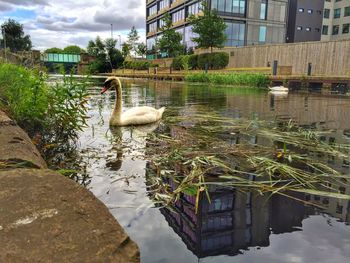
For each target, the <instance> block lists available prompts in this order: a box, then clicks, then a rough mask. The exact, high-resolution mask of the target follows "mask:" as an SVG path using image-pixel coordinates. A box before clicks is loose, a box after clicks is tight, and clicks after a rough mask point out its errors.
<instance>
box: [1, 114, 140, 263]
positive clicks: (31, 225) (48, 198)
mask: <svg viewBox="0 0 350 263" xmlns="http://www.w3.org/2000/svg"><path fill="white" fill-rule="evenodd" d="M0 145H1V148H0V182H1V183H0V211H1V212H0V243H1V244H2V246H1V247H0V261H1V262H32V261H33V262H34V261H35V262H36V261H44V262H47V261H57V262H72V261H77V260H79V261H82V262H88V261H89V262H91V261H95V262H139V250H138V247H137V245H136V244H135V243H134V242H133V241H132V240H131V239H130V238H129V237H128V235H127V234H126V233H125V232H124V230H123V229H122V227H121V226H120V225H119V223H118V222H117V221H116V219H115V218H114V217H113V216H112V215H111V214H110V212H109V211H108V209H107V207H106V206H105V205H104V204H103V203H102V202H101V201H99V200H98V199H97V198H96V197H95V196H94V195H93V194H92V193H91V192H90V191H88V190H87V189H86V188H84V187H82V186H80V185H78V184H77V183H75V182H74V181H72V180H70V179H68V178H66V177H65V176H63V175H60V174H58V173H56V172H54V171H52V170H49V169H47V166H46V163H45V161H44V160H43V159H42V157H41V156H40V154H39V152H38V150H37V149H36V147H35V146H34V145H33V144H32V142H31V140H30V138H29V137H28V135H27V134H26V133H25V132H24V131H23V130H22V129H21V128H20V127H18V126H17V125H16V123H15V122H14V121H13V120H11V119H10V118H8V117H7V116H6V114H5V113H3V112H2V111H0Z"/></svg>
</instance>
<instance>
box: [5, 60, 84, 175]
mask: <svg viewBox="0 0 350 263" xmlns="http://www.w3.org/2000/svg"><path fill="white" fill-rule="evenodd" d="M86 97H87V90H86V85H85V84H84V81H82V82H81V81H80V82H76V81H74V80H73V78H72V77H63V81H62V80H61V81H60V82H55V83H50V84H49V83H48V82H47V75H46V74H45V73H43V72H39V71H37V70H31V69H27V68H24V67H21V66H16V65H12V64H7V63H0V109H1V110H3V111H5V112H6V113H7V114H8V115H9V117H10V118H12V119H13V120H15V121H16V122H17V123H18V125H19V126H20V127H21V128H22V129H24V130H25V131H26V132H27V133H28V134H29V136H30V137H31V138H32V141H33V142H34V143H35V144H36V146H37V147H38V149H39V150H40V151H41V153H42V155H43V157H44V158H45V159H46V161H47V162H48V164H49V166H51V168H57V169H59V168H64V169H66V168H68V167H65V166H64V165H62V163H64V158H61V160H57V158H56V157H54V156H57V153H62V155H65V154H68V153H69V152H74V147H72V145H74V142H75V139H76V138H77V135H78V131H79V130H81V129H82V128H83V127H84V126H85V124H86V122H85V120H86V118H87V108H86V102H87V100H86ZM53 159H56V160H53ZM56 164H57V166H56ZM55 166H56V167H55ZM69 168H71V167H69Z"/></svg>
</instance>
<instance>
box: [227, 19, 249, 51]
mask: <svg viewBox="0 0 350 263" xmlns="http://www.w3.org/2000/svg"><path fill="white" fill-rule="evenodd" d="M225 24H226V25H227V27H226V30H225V34H226V36H227V41H226V43H225V46H231V47H235V46H244V37H245V24H243V23H238V22H225Z"/></svg>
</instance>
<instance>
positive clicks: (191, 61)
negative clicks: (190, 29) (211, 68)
mask: <svg viewBox="0 0 350 263" xmlns="http://www.w3.org/2000/svg"><path fill="white" fill-rule="evenodd" d="M197 59H198V55H183V56H178V57H175V58H174V59H173V62H172V64H171V67H172V68H173V69H175V70H183V69H184V70H188V69H195V68H197Z"/></svg>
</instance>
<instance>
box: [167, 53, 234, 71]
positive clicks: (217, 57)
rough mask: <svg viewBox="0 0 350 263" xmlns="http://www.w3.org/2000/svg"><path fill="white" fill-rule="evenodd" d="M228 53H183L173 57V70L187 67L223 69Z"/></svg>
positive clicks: (227, 59)
mask: <svg viewBox="0 0 350 263" xmlns="http://www.w3.org/2000/svg"><path fill="white" fill-rule="evenodd" d="M228 62H229V55H228V54H227V53H226V52H214V53H203V54H199V55H197V54H196V55H195V54H193V55H183V56H178V57H175V58H174V59H173V62H172V67H173V68H174V69H175V70H187V69H205V68H206V67H208V69H223V68H225V67H226V66H227V65H228Z"/></svg>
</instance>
